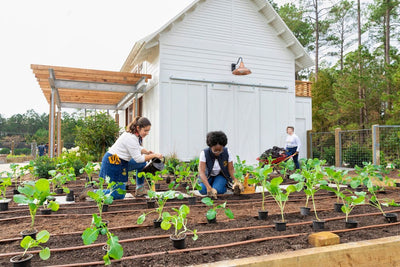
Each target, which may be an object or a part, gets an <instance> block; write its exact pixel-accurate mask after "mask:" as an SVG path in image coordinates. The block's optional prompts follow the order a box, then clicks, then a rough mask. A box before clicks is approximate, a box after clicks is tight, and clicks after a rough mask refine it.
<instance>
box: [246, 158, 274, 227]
mask: <svg viewBox="0 0 400 267" xmlns="http://www.w3.org/2000/svg"><path fill="white" fill-rule="evenodd" d="M273 170H274V169H273V167H272V166H271V165H269V164H266V165H264V166H262V167H261V166H259V167H257V168H256V169H254V171H253V178H251V179H249V180H248V183H249V184H255V185H260V186H261V196H262V201H261V210H259V211H258V219H260V220H266V219H267V218H268V211H267V210H266V209H265V190H266V189H267V182H268V178H269V175H270V174H271V173H272V171H273Z"/></svg>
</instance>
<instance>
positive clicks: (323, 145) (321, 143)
mask: <svg viewBox="0 0 400 267" xmlns="http://www.w3.org/2000/svg"><path fill="white" fill-rule="evenodd" d="M310 141H311V147H312V149H311V153H310V155H311V158H319V159H323V160H326V164H328V165H334V164H335V132H317V133H310Z"/></svg>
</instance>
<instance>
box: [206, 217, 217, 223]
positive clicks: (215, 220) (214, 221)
mask: <svg viewBox="0 0 400 267" xmlns="http://www.w3.org/2000/svg"><path fill="white" fill-rule="evenodd" d="M207 222H208V223H217V217H215V218H214V219H211V220H209V219H208V218H207Z"/></svg>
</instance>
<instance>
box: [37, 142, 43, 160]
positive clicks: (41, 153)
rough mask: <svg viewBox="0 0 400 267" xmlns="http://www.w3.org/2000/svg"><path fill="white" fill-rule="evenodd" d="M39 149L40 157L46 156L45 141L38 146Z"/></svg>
mask: <svg viewBox="0 0 400 267" xmlns="http://www.w3.org/2000/svg"><path fill="white" fill-rule="evenodd" d="M38 151H39V157H41V156H44V152H45V146H44V144H43V143H42V144H41V145H39V146H38Z"/></svg>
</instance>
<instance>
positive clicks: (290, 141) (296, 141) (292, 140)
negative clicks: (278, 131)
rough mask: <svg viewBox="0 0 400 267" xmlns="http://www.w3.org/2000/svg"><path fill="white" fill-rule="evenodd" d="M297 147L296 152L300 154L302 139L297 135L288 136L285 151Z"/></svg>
mask: <svg viewBox="0 0 400 267" xmlns="http://www.w3.org/2000/svg"><path fill="white" fill-rule="evenodd" d="M296 146H297V149H296V151H297V152H298V151H299V150H300V146H301V142H300V138H299V137H298V136H297V135H296V134H292V135H289V134H288V135H287V137H286V145H285V149H287V148H291V147H296Z"/></svg>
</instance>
